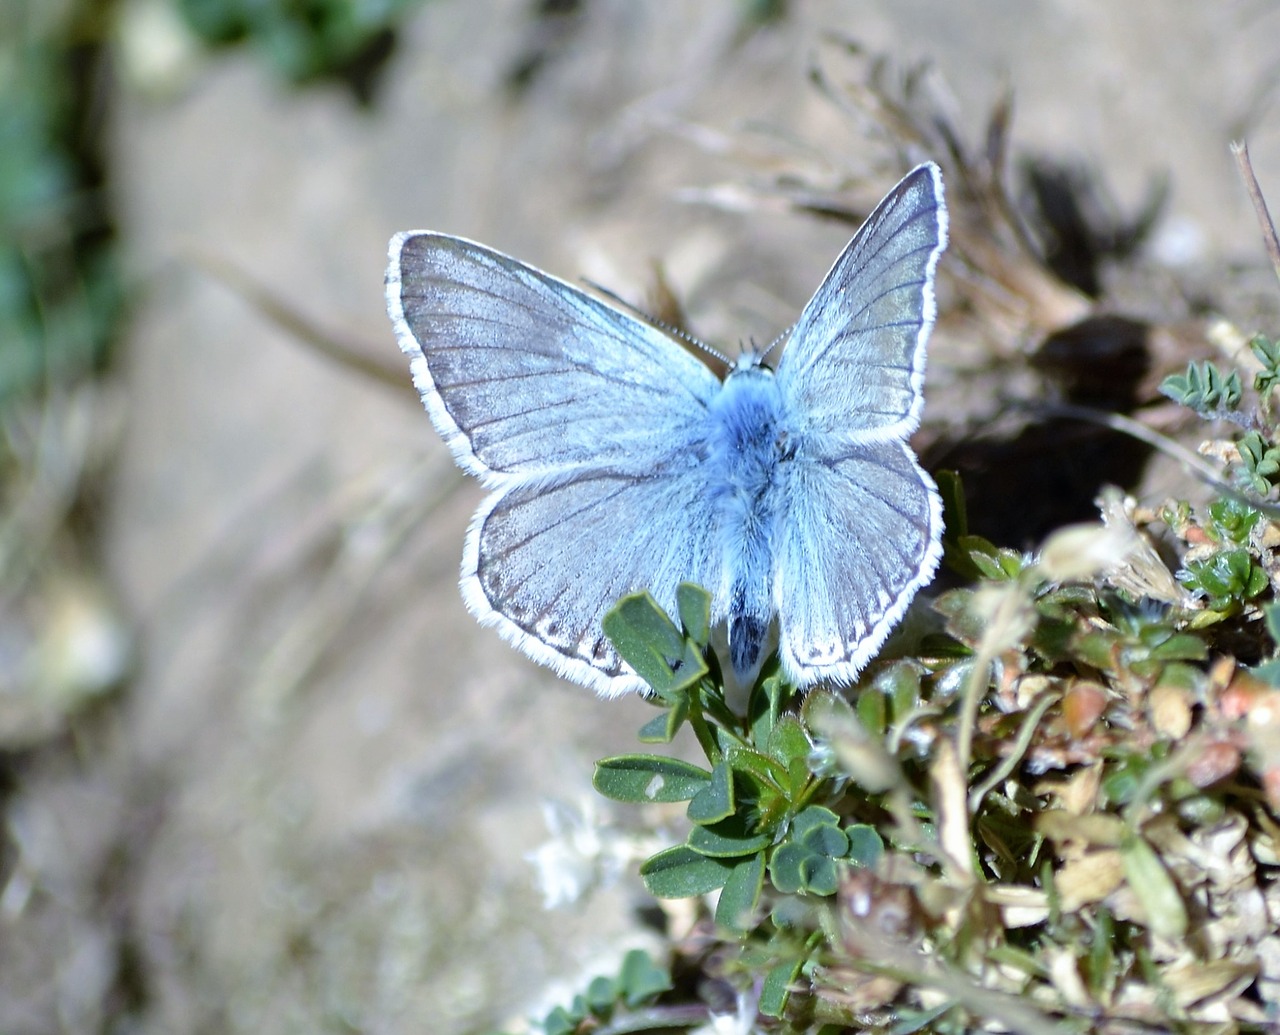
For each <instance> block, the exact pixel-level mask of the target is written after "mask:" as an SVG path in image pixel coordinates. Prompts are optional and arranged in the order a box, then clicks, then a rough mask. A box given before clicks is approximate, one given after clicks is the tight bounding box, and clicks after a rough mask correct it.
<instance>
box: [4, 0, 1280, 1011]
mask: <svg viewBox="0 0 1280 1035" xmlns="http://www.w3.org/2000/svg"><path fill="white" fill-rule="evenodd" d="M0 30H2V31H0V431H2V432H3V455H2V459H0V464H2V466H0V492H2V493H3V513H2V514H0V523H2V524H0V528H2V529H3V532H2V533H0V824H2V825H0V1031H2V1032H6V1033H13V1035H27V1033H32V1035H34V1033H45V1032H51V1031H66V1032H76V1033H80V1032H110V1033H126V1032H127V1033H135V1032H136V1033H161V1032H164V1033H169V1032H211V1033H212V1032H255V1033H257V1032H295V1031H296V1032H385V1033H395V1032H418V1031H430V1032H441V1033H449V1032H464V1031H474V1030H480V1029H483V1028H484V1027H486V1026H493V1025H497V1024H500V1023H504V1022H506V1021H508V1020H509V1019H510V1018H512V1017H518V1016H520V1015H521V1014H522V1013H523V1012H524V1011H525V1010H526V1009H528V1008H530V1007H531V1006H533V1005H534V1004H536V1003H539V1002H541V1001H542V1000H543V998H544V996H545V994H546V991H547V989H548V988H550V987H554V986H555V985H556V983H557V982H563V981H576V980H577V978H578V975H579V974H580V973H581V972H582V971H583V969H584V968H590V967H592V966H596V965H599V964H600V963H601V961H602V960H606V959H609V960H612V959H616V958H617V957H619V956H620V955H621V953H622V951H623V950H624V949H625V948H626V947H627V946H628V945H630V944H633V943H634V942H635V941H637V940H643V938H644V937H645V932H644V927H643V924H642V923H641V920H640V918H639V916H638V915H637V912H636V909H637V906H642V905H643V904H644V899H643V896H642V895H641V894H640V892H639V890H638V887H637V885H635V884H634V883H630V882H629V881H628V879H627V878H625V877H624V878H623V879H622V881H621V882H619V883H616V884H614V885H613V886H612V887H609V888H604V889H599V890H594V891H591V892H590V893H589V894H587V895H586V896H585V897H584V898H583V899H582V900H581V901H579V902H578V903H576V904H575V905H571V906H568V907H565V908H562V909H559V910H557V911H555V912H547V911H545V910H544V908H543V901H542V897H541V895H540V894H539V892H538V890H537V888H536V887H535V883H534V869H533V867H532V865H531V863H530V862H529V861H528V860H527V859H526V855H527V854H528V853H531V852H533V851H534V850H535V849H536V848H537V847H538V846H539V845H540V844H541V843H542V842H544V841H545V840H546V838H547V837H548V836H549V835H548V830H547V827H546V823H545V820H544V812H543V803H544V802H545V801H547V800H555V801H559V802H561V803H562V804H563V805H564V807H567V808H569V809H573V808H577V807H579V803H580V802H581V801H582V800H583V799H584V798H585V796H586V795H587V794H589V793H590V787H589V776H590V771H591V762H592V761H593V760H594V759H595V758H596V757H599V756H601V755H604V754H609V753H617V752H621V751H627V750H630V749H631V747H632V745H633V743H634V741H633V736H634V730H635V729H636V728H637V727H638V726H639V725H640V724H641V723H642V722H643V721H645V720H646V719H647V718H648V717H649V709H648V707H647V706H646V705H645V704H644V703H643V702H641V701H638V700H631V701H621V702H600V701H597V700H594V699H593V698H592V697H590V696H589V695H588V694H586V693H585V692H584V691H582V690H580V689H579V688H577V687H573V686H568V685H566V684H562V683H560V682H559V681H557V680H556V679H555V678H553V677H552V676H551V675H550V674H548V673H547V672H544V671H541V670H538V669H537V668H535V667H534V666H532V665H531V664H529V663H527V662H525V661H524V659H523V658H521V657H520V656H518V655H517V654H515V653H514V652H513V651H511V650H510V649H508V648H507V647H506V646H505V645H504V644H502V642H501V641H500V640H499V639H498V637H497V636H496V635H495V634H494V633H492V632H490V631H486V630H483V629H481V628H479V627H478V626H477V625H476V623H475V622H474V621H473V620H472V619H471V618H470V617H469V616H468V615H467V614H466V613H465V611H464V609H463V607H462V604H461V601H460V600H459V598H458V594H457V591H456V585H455V578H456V570H457V564H458V557H459V553H460V549H461V542H462V536H463V532H464V529H465V527H466V523H467V520H468V518H469V515H470V513H471V511H472V510H473V509H474V507H475V505H476V503H477V501H478V499H479V497H480V492H479V489H478V488H477V487H476V486H475V485H474V484H469V483H468V484H464V483H463V479H462V478H461V476H460V475H459V474H458V473H457V472H456V471H455V469H454V468H453V465H452V463H451V462H450V459H449V457H448V455H447V452H446V450H445V448H444V447H443V445H442V444H441V443H440V442H439V441H438V440H437V439H436V437H435V435H434V434H433V432H432V431H431V428H430V425H429V423H428V421H427V420H426V417H425V415H424V414H423V413H422V411H421V407H420V405H419V403H418V401H417V399H416V397H415V396H414V394H413V392H412V390H411V388H410V386H409V382H408V376H407V371H406V370H405V369H404V364H403V363H402V361H401V358H400V357H399V355H398V353H397V352H396V349H395V345H394V340H393V338H392V335H391V331H390V328H389V326H388V323H387V320H386V316H385V313H384V311H383V301H382V271H383V267H384V264H385V252H386V241H387V238H388V237H389V236H390V235H391V234H392V233H393V232H394V231H396V230H401V229H409V228H414V227H429V228H433V229H439V230H444V231H447V232H451V233H456V234H460V235H464V236H467V237H471V238H475V239H477V240H481V241H484V242H486V243H488V244H490V245H493V246H495V247H498V248H500V249H502V250H504V251H506V252H508V253H510V254H513V255H517V256H519V257H521V258H522V259H525V260H527V261H529V262H532V263H535V264H537V265H539V266H541V267H543V268H545V269H548V270H550V271H553V272H556V273H558V274H560V275H562V276H565V277H567V278H570V279H573V278H575V277H579V276H581V277H585V278H587V279H590V280H591V281H593V282H595V283H599V284H603V285H606V286H608V287H609V288H610V289H611V290H613V291H615V292H618V293H619V294H620V295H622V296H623V297H625V298H627V299H629V300H632V301H634V302H636V303H637V304H639V305H642V306H646V307H648V308H650V309H652V310H654V311H661V312H664V313H667V314H668V315H679V317H680V318H681V319H683V320H684V321H685V322H686V324H687V326H688V327H689V328H690V329H691V330H692V331H694V332H695V333H696V334H698V335H699V336H700V337H702V338H704V339H707V340H712V341H716V342H719V343H720V344H722V345H725V346H727V347H728V348H730V349H734V348H736V346H737V344H738V343H739V342H746V341H748V340H754V341H756V342H764V341H768V340H770V339H772V338H773V337H774V336H775V335H777V334H778V333H780V332H781V331H782V330H784V329H785V328H786V326H787V325H788V323H789V322H790V320H791V319H793V318H794V316H795V314H796V313H797V312H798V311H799V308H800V306H801V305H802V304H803V303H804V301H805V300H806V299H807V297H808V296H809V294H810V293H811V291H812V290H813V289H814V288H815V287H816V286H817V284H818V283H819V281H820V279H821V277H822V274H823V273H824V272H825V270H826V268H827V267H828V265H829V264H830V262H831V261H832V260H833V259H834V257H835V255H836V254H837V253H838V251H839V249H840V248H841V246H842V245H843V243H844V242H845V240H847V238H848V236H849V234H850V232H851V228H852V224H854V223H856V221H857V218H858V215H859V213H865V211H866V208H867V206H868V205H869V204H870V203H872V202H874V200H875V199H876V198H878V197H879V195H880V193H881V192H882V191H883V189H884V188H886V187H887V186H888V185H889V184H890V183H891V182H892V181H893V179H894V178H896V176H897V174H898V173H899V172H900V171H902V169H903V168H905V165H906V164H908V163H911V162H915V161H918V160H921V159H923V158H926V157H933V158H937V159H939V160H940V161H942V163H943V165H944V171H945V172H946V174H947V176H948V178H949V183H950V184H951V203H952V206H953V215H954V217H955V223H954V228H955V231H956V234H955V236H956V246H955V248H954V249H953V254H952V255H950V256H948V258H947V259H945V260H944V267H946V270H945V273H944V280H943V283H942V286H941V295H942V307H943V313H942V320H941V323H940V326H939V330H938V333H937V334H936V336H935V339H934V344H933V346H932V347H931V366H930V389H929V403H928V407H927V411H926V426H925V427H924V428H923V429H922V431H921V441H920V443H919V444H920V446H921V448H922V449H923V450H924V451H925V455H926V456H927V457H929V458H930V460H931V462H932V463H934V464H936V465H950V466H960V467H961V468H963V469H965V470H966V476H967V477H968V478H969V479H970V484H971V485H972V487H973V493H974V504H975V508H976V510H975V519H974V523H975V526H976V529H975V530H977V531H980V532H983V533H984V534H988V535H990V536H992V537H993V538H996V539H998V540H1000V541H1003V542H1008V543H1009V544H1010V545H1017V546H1025V545H1031V544H1032V543H1033V542H1034V541H1036V539H1037V538H1038V537H1039V536H1040V535H1042V534H1043V532H1044V531H1045V530H1046V529H1047V527H1051V526H1052V525H1053V524H1054V523H1057V522H1060V521H1062V520H1068V519H1072V520H1073V519H1077V518H1078V517H1079V516H1081V515H1080V514H1079V513H1077V511H1079V509H1080V508H1081V507H1082V506H1083V507H1084V508H1085V509H1086V511H1087V509H1088V508H1089V507H1090V506H1091V502H1090V501H1091V499H1092V496H1093V494H1094V493H1095V491H1096V488H1097V483H1098V482H1099V481H1101V480H1111V481H1117V482H1120V483H1122V484H1123V485H1124V487H1126V488H1130V489H1136V490H1137V491H1140V492H1143V491H1145V492H1158V491H1159V486H1160V484H1161V478H1164V479H1166V480H1168V479H1171V478H1175V477H1179V476H1180V475H1178V473H1177V472H1176V470H1174V469H1172V468H1167V469H1165V470H1164V471H1163V472H1162V471H1160V470H1158V469H1156V468H1154V467H1151V466H1149V465H1148V464H1147V458H1146V457H1145V456H1136V457H1128V456H1127V455H1126V456H1120V455H1118V453H1117V451H1118V450H1120V449H1121V448H1122V447H1121V446H1119V445H1118V444H1116V443H1105V444H1104V445H1103V447H1102V450H1101V453H1100V454H1099V455H1101V456H1103V457H1104V458H1105V457H1110V458H1113V459H1116V461H1117V462H1116V464H1115V465H1114V469H1113V468H1112V467H1107V468H1106V469H1105V470H1103V469H1102V468H1100V467H1099V466H1098V462H1095V461H1094V460H1088V461H1084V462H1081V461H1080V458H1081V457H1084V456H1086V455H1092V454H1085V453H1083V452H1082V450H1083V449H1085V448H1086V444H1077V443H1076V441H1075V440H1074V439H1064V434H1065V433H1064V432H1063V431H1062V430H1061V429H1058V428H1054V429H1052V430H1051V431H1050V432H1048V433H1046V432H1045V431H1044V429H1043V428H1042V427H1041V428H1037V427H1036V425H1035V421H1034V420H1032V419H1030V418H1027V417H1026V416H1025V415H1022V416H1019V415H1018V414H1019V413H1020V412H1021V411H1017V410H1015V409H1012V408H1009V407H1007V406H1006V404H1007V403H1008V402H1009V400H1022V401H1024V402H1025V401H1027V400H1033V401H1034V400H1036V399H1041V398H1044V397H1046V396H1048V395H1053V394H1054V393H1057V395H1058V397H1060V398H1062V399H1065V400H1067V401H1073V402H1084V403H1087V404H1091V405H1096V406H1100V407H1102V408H1104V409H1121V410H1124V411H1125V412H1131V413H1139V414H1145V419H1147V420H1148V422H1149V423H1151V424H1153V425H1160V423H1161V421H1162V420H1165V421H1166V424H1167V423H1168V419H1167V418H1162V417H1161V411H1160V409H1159V403H1158V402H1157V401H1156V397H1155V393H1154V391H1153V389H1152V385H1153V384H1154V383H1155V382H1156V381H1158V379H1159V377H1160V376H1163V375H1164V374H1167V373H1170V372H1173V371H1175V370H1177V369H1179V368H1181V367H1182V366H1184V365H1185V363H1186V362H1187V360H1188V359H1192V358H1204V357H1205V356H1210V355H1212V354H1213V352H1214V350H1215V349H1222V348H1230V347H1231V344H1230V343H1231V341H1232V340H1233V339H1231V337H1230V335H1226V336H1225V337H1224V336H1223V335H1222V334H1216V335H1215V334H1211V333H1210V331H1211V328H1212V327H1213V325H1214V321H1215V320H1216V319H1218V318H1220V317H1221V318H1226V319H1227V320H1230V321H1232V322H1234V323H1235V324H1236V325H1237V326H1239V328H1240V329H1241V330H1243V332H1244V333H1245V334H1248V333H1250V332H1251V331H1253V330H1254V329H1257V326H1258V324H1259V323H1260V322H1261V321H1265V320H1267V319H1271V320H1272V323H1271V324H1270V329H1271V331H1272V333H1273V334H1274V332H1275V327H1276V325H1275V322H1274V318H1275V316H1276V310H1277V306H1276V302H1275V298H1276V290H1275V287H1276V285H1275V283H1274V280H1273V279H1271V278H1270V273H1269V271H1268V270H1267V268H1266V266H1265V263H1264V258H1263V253H1262V250H1261V247H1260V245H1259V243H1258V231H1257V226H1256V223H1255V221H1254V217H1253V214H1252V211H1251V210H1250V208H1249V205H1248V202H1247V199H1246V196H1245V193H1244V190H1243V188H1242V186H1241V184H1240V181H1239V179H1238V177H1237V174H1236V171H1235V168H1234V165H1233V163H1232V159H1231V157H1230V155H1229V153H1228V149H1227V144H1228V141H1230V140H1232V139H1235V138H1244V137H1247V139H1248V140H1249V142H1250V145H1251V148H1252V153H1253V159H1254V164H1255V167H1256V169H1257V171H1258V174H1259V177H1260V179H1261V181H1262V186H1263V189H1264V190H1269V192H1270V196H1271V198H1272V202H1273V205H1274V204H1277V203H1278V199H1280V107H1277V94H1276V90H1277V82H1278V79H1277V67H1278V66H1277V64H1276V56H1275V46H1274V41H1275V40H1276V39H1277V38H1280V5H1277V4H1275V3H1274V2H1271V0H1224V2H1221V3H1217V4H1213V5H1207V4H1201V3H1195V2H1192V0H1166V2H1165V3H1163V4H1160V5H1150V4H1144V5H1139V4H1127V5H1126V4H1115V3H1106V2H1103V0H1085V2H1077V0H1043V2H1034V3H1026V2H1024V0H992V2H989V3H985V4H981V5H949V4H940V3H928V2H924V0H832V2H819V0H813V2H798V0H793V2H786V0H775V2H767V0H710V2H708V0H663V2H639V3H637V2H634V0H260V2H250V0H113V2H106V0H55V2H52V3H50V2H45V0H4V6H3V7H0ZM1144 407H1148V408H1149V409H1145V410H1144ZM640 417H642V415H638V419H640ZM1165 430H1176V428H1171V427H1166V428H1165ZM1006 432H1007V433H1006ZM1037 435H1038V436H1039V437H1037ZM1095 445H1096V443H1095ZM1050 447H1052V448H1053V449H1054V450H1056V452H1055V453H1053V456H1054V457H1055V459H1053V460H1047V459H1046V456H1048V455H1049V454H1048V453H1046V450H1047V449H1049V448H1050ZM1064 457H1065V459H1063V458H1064ZM1072 458H1074V459H1075V461H1077V462H1076V464H1075V466H1077V467H1080V468H1082V469H1083V470H1082V471H1081V472H1079V478H1078V479H1076V481H1078V482H1079V484H1076V483H1075V482H1074V481H1073V483H1072V493H1071V494H1069V495H1070V498H1069V499H1067V498H1061V499H1060V498H1058V497H1057V496H1053V495H1051V494H1050V490H1051V489H1052V490H1054V491H1056V490H1057V488H1059V487H1060V486H1061V484H1062V482H1063V481H1064V479H1063V478H1061V477H1054V478H1051V479H1049V480H1050V481H1052V482H1053V485H1052V486H1047V487H1046V486H1042V487H1040V488H1036V487H1035V485H1036V483H1035V481H1034V473H1035V472H1036V471H1037V470H1040V471H1043V470H1045V469H1046V466H1047V465H1053V466H1049V468H1048V469H1050V470H1052V471H1060V470H1062V466H1061V465H1062V464H1064V463H1068V462H1069V461H1071V460H1072ZM993 472H994V474H993ZM1019 472H1023V473H1026V472H1030V476H1031V480H1029V481H1026V482H1021V481H1019V482H1016V483H1015V482H1013V481H1010V479H1014V478H1017V477H1020V474H1019ZM993 478H994V481H993ZM1013 484H1017V485H1018V486H1019V490H1018V494H1017V495H1015V496H1013V498H1016V499H1019V500H1022V501H1025V502H1022V503H1020V504H1019V505H1018V507H1017V508H1010V507H1009V505H1008V503H1007V502H1002V501H1005V500H1007V499H1008V498H1009V488H1008V487H1009V486H1010V485H1013ZM993 485H994V488H993ZM984 498H985V501H984ZM1010 509H1017V510H1019V511H1020V515H1019V518H1020V519H1019V520H1017V521H1014V520H1005V519H1006V518H1007V517H1008V514H1007V512H1008V511H1009V510H1010ZM602 819H603V821H605V822H610V821H611V817H609V816H604V817H602ZM621 820H622V817H618V818H617V821H619V822H620V821H621Z"/></svg>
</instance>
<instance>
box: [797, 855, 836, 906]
mask: <svg viewBox="0 0 1280 1035" xmlns="http://www.w3.org/2000/svg"><path fill="white" fill-rule="evenodd" d="M800 876H801V888H802V889H803V890H804V891H807V892H808V893H809V894H811V895H819V896H821V897H823V898H826V897H827V896H828V895H834V894H835V893H836V889H837V888H839V887H840V871H839V870H838V869H837V868H836V861H835V860H834V859H832V858H830V857H828V856H825V855H811V856H809V858H807V859H805V860H804V862H802V863H801V864H800Z"/></svg>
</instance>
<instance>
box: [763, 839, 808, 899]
mask: <svg viewBox="0 0 1280 1035" xmlns="http://www.w3.org/2000/svg"><path fill="white" fill-rule="evenodd" d="M808 861H809V852H808V851H807V850H806V849H805V848H804V846H803V845H798V844H795V843H794V842H791V841H788V842H787V843H786V844H782V845H779V846H778V847H777V848H775V849H774V851H773V855H772V857H770V859H769V879H770V880H771V881H773V886H774V887H775V888H777V889H778V890H779V891H780V892H782V893H783V894H784V895H795V894H798V893H799V892H800V890H801V889H802V888H803V887H804V865H805V863H806V862H808Z"/></svg>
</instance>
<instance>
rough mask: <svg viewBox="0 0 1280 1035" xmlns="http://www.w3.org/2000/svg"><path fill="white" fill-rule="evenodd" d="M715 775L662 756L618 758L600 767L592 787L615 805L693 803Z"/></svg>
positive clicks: (605, 761)
mask: <svg viewBox="0 0 1280 1035" xmlns="http://www.w3.org/2000/svg"><path fill="white" fill-rule="evenodd" d="M712 778H713V774H712V773H709V772H707V771H706V770H705V769H703V768H701V767H700V766H696V765H693V764H692V763H691V762H684V761H681V760H680V759H678V758H664V757H663V756H661V755H616V756H614V757H613V758H604V759H601V760H600V761H599V762H597V763H596V771H595V775H594V776H593V777H592V780H591V783H592V785H593V786H594V787H595V789H596V790H597V791H599V792H600V793H601V794H603V795H604V796H605V797H606V798H610V799H612V800H613V801H626V802H631V803H633V804H643V803H646V802H672V801H689V800H690V799H691V798H694V797H695V796H696V795H698V794H699V792H701V791H703V790H704V789H706V788H707V787H708V786H709V785H710V784H711V782H712Z"/></svg>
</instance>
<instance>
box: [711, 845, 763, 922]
mask: <svg viewBox="0 0 1280 1035" xmlns="http://www.w3.org/2000/svg"><path fill="white" fill-rule="evenodd" d="M764 861H765V860H764V852H756V854H755V855H749V856H747V857H746V858H745V859H743V860H741V861H740V862H738V863H737V864H736V865H735V866H734V868H733V873H732V874H731V875H730V877H729V879H728V880H727V881H726V882H725V885H724V890H722V891H721V892H720V900H719V901H718V902H717V903H716V923H717V924H718V925H719V926H721V927H725V928H728V929H729V930H731V931H747V930H749V929H750V925H751V921H752V920H753V919H754V917H755V912H756V907H757V906H758V905H759V903H760V892H761V890H762V889H763V888H764Z"/></svg>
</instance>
